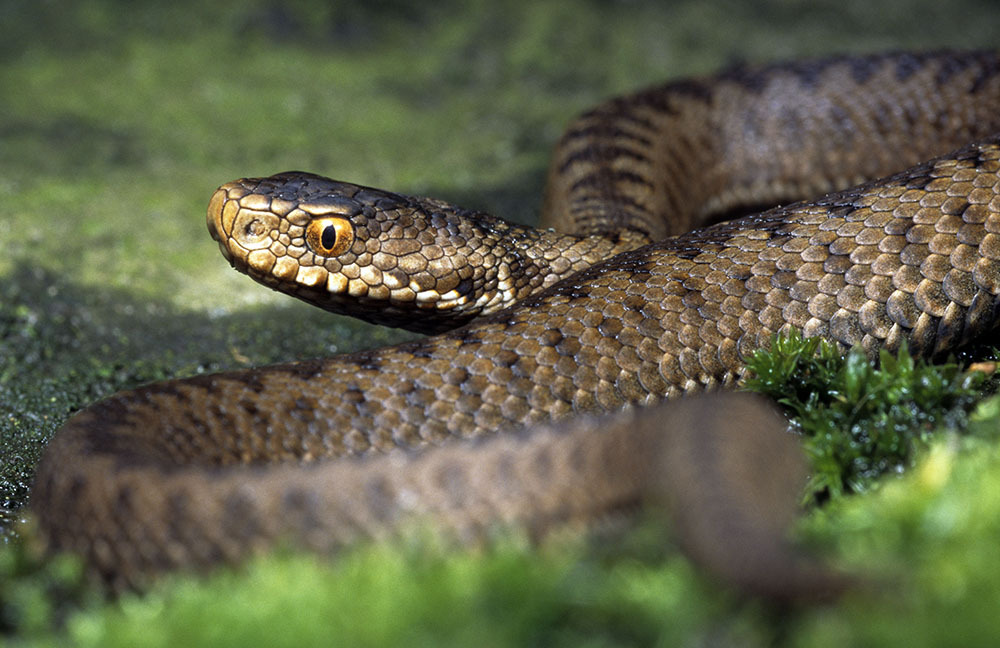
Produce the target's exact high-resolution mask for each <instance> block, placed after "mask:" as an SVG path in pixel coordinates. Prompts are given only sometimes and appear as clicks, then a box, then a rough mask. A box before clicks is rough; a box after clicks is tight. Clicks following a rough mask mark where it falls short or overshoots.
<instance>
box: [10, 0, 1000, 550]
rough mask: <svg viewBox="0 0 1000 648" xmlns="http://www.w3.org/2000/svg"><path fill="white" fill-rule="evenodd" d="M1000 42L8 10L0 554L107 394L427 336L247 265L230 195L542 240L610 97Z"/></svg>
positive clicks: (809, 19)
mask: <svg viewBox="0 0 1000 648" xmlns="http://www.w3.org/2000/svg"><path fill="white" fill-rule="evenodd" d="M998 28H1000V3H996V2H993V1H991V0H983V1H980V2H976V1H973V0H949V1H948V2H941V1H940V0H908V1H903V0H896V1H894V2H883V3H879V2H872V1H871V0H812V1H807V0H761V1H757V2H741V1H739V0H715V1H712V0H691V1H678V2H643V1H639V0H632V1H628V0H618V1H612V0H585V1H580V2H544V1H539V0H534V1H531V0H523V1H515V0H505V1H498V2H487V1H485V0H474V1H471V2H457V1H450V0H443V1H438V2H433V3H432V2H428V3H416V2H404V1H402V0H378V1H369V2H357V3H354V2H336V1H332V2H325V3H324V2H318V1H310V0H299V1H291V2H276V1H250V2H237V1H234V0H221V1H216V2H204V1H203V2H193V1H187V0H179V1H175V2H170V3H166V2H153V1H145V0H144V1H138V2H112V1H110V0H106V1H96V0H95V1H80V2H57V1H54V0H49V1H45V0H0V251H2V254H0V535H3V534H7V535H8V536H10V535H11V533H12V532H11V525H10V524H9V522H10V521H11V520H14V519H16V518H18V517H20V515H21V511H20V509H21V507H22V505H23V504H24V502H25V498H26V495H27V492H28V486H29V484H30V479H31V474H32V470H33V466H34V464H35V462H36V460H37V457H38V454H39V452H40V451H41V449H42V448H43V447H44V443H45V441H46V440H47V439H48V438H49V436H50V435H51V433H52V432H53V431H54V430H55V429H56V428H57V427H58V426H59V424H60V423H61V422H62V421H64V420H65V418H66V417H67V416H68V415H69V414H70V413H71V412H72V411H74V410H76V409H78V408H80V407H82V406H84V405H86V404H87V403H89V402H91V401H93V400H95V399H97V398H99V397H100V396H102V395H105V394H108V393H110V392H112V391H115V390H118V389H122V388H126V387H129V386H133V385H135V384H139V383H142V382H147V381H150V380H158V379H163V378H169V377H174V376H182V375H190V374H193V373H199V372H205V371H215V370H219V369H222V368H226V367H236V366H246V365H248V364H259V363H264V362H272V361H276V360H285V359H293V358H302V357H310V356H316V355H325V354H329V353H336V352H343V351H348V350H352V349H356V348H360V347H362V346H372V345H378V344H384V343H388V342H391V341H394V340H399V339H402V337H403V336H402V335H401V334H399V333H397V332H394V331H389V330H386V329H380V328H376V327H372V326H368V325H364V324H360V323H355V322H353V321H351V320H347V319H344V318H337V317H333V316H329V315H326V314H324V313H318V312H313V309H310V308H309V307H306V306H302V305H298V304H295V303H291V302H290V301H289V300H288V299H287V298H283V297H281V296H279V295H277V294H276V293H271V292H269V291H267V290H266V289H264V288H262V287H260V286H258V285H257V284H255V283H253V282H252V281H250V280H249V279H247V278H246V277H243V276H241V275H239V274H237V273H236V272H234V271H232V270H230V269H229V267H228V264H226V262H225V261H224V260H223V259H222V257H221V256H220V255H219V253H218V251H217V248H216V246H215V243H214V242H213V241H211V239H209V237H208V236H207V233H206V230H205V225H204V209H205V206H206V204H207V201H208V199H209V197H210V196H211V195H212V192H213V190H214V189H215V187H216V186H218V185H219V184H221V183H223V182H226V181H228V180H232V179H235V178H238V177H241V176H248V175H268V174H271V173H276V172H278V171H283V170H288V169H301V170H308V171H313V172H316V173H321V174H324V175H329V176H331V177H334V178H338V179H343V180H347V181H351V182H356V183H360V184H368V185H374V186H378V187H383V188H387V189H392V190H396V191H401V192H406V193H418V194H427V195H434V196H437V197H440V198H444V199H446V200H451V201H454V202H458V203H460V204H463V205H466V206H469V207H477V208H481V209H484V210H487V211H491V212H494V213H496V214H498V215H501V216H504V217H508V218H512V219H515V220H520V221H527V222H530V221H532V220H533V219H534V218H535V214H536V210H537V208H538V205H539V199H540V195H541V188H542V182H543V174H544V169H545V164H546V161H547V158H548V152H549V150H550V148H551V146H552V144H553V142H554V141H555V139H556V138H557V137H558V135H559V134H560V132H561V130H562V128H563V127H564V126H565V124H566V123H567V122H568V120H569V119H570V118H571V117H572V116H573V115H574V114H576V113H578V112H580V111H582V110H584V109H586V108H587V107H589V106H591V105H593V104H594V103H595V102H597V101H599V100H601V99H603V98H606V97H609V96H612V95H614V94H616V93H620V92H624V91H627V90H631V89H635V88H638V87H641V86H643V85H648V84H651V83H655V82H658V81H662V80H664V79H668V78H677V77H683V76H689V75H695V74H704V73H708V72H711V71H713V70H717V69H719V68H720V67H724V66H726V65H730V64H734V63H739V62H760V61H770V60H777V59H791V58H802V57H807V56H816V55H822V54H826V53H865V52H876V51H884V50H890V49H939V48H973V47H992V46H994V45H995V43H996V35H997V34H998V33H1000V29H998ZM14 535H16V534H14Z"/></svg>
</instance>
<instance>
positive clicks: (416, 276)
mask: <svg viewBox="0 0 1000 648" xmlns="http://www.w3.org/2000/svg"><path fill="white" fill-rule="evenodd" d="M998 132H1000V59H998V57H997V55H996V54H995V53H990V52H944V53H933V54H905V53H899V54H885V55H877V56H869V57H861V58H853V57H851V58H848V57H840V58H830V59H823V60H816V61H807V62H797V63H783V64H772V65H769V66H764V67H740V68H735V69H732V70H730V71H727V72H723V73H720V74H718V75H716V76H713V77H706V78H700V79H693V80H685V81H676V82H672V83H668V84H666V85H662V86H659V87H655V88H651V89H649V90H645V91H640V92H638V93H635V94H632V95H629V96H624V97H620V98H616V99H612V100H610V101H608V102H607V103H605V104H602V105H600V106H598V107H597V108H595V109H593V110H591V111H589V112H587V113H586V114H584V115H582V116H581V117H580V118H578V120H577V121H575V122H574V123H573V124H572V125H571V126H570V128H569V130H568V131H567V132H566V133H565V135H564V136H563V137H562V139H561V141H560V142H559V144H558V145H557V147H556V151H555V154H554V156H553V161H552V164H551V167H550V172H549V179H548V187H547V193H546V198H545V206H544V209H543V219H542V223H543V226H542V228H540V229H531V228H526V227H522V226H518V225H514V224H510V223H507V222H505V221H502V220H500V219H497V218H494V217H491V216H488V215H485V214H477V213H475V212H470V211H468V210H464V209H461V208H459V207H455V206H452V205H449V204H447V203H444V202H442V201H439V200H435V199H430V198H414V197H408V196H402V195H399V194H394V193H390V192H386V191H381V190H377V189H371V188H366V187H359V186H356V185H350V184H347V183H341V182H335V181H332V180H328V179H325V178H321V177H319V176H314V175H310V174H305V173H297V172H293V173H285V174H279V175H277V176H272V177H270V178H264V179H243V180H239V181H236V182H232V183H228V184H226V185H223V186H222V187H221V188H220V189H219V190H218V191H217V192H216V194H215V195H214V196H213V198H212V200H211V203H210V205H209V210H208V227H209V230H210V232H211V234H212V236H213V237H214V238H215V239H216V240H217V241H218V242H219V245H220V248H221V249H222V251H223V254H224V255H225V256H226V258H227V259H228V260H229V261H230V263H231V264H232V265H233V266H234V267H236V268H237V269H239V270H241V271H243V272H245V273H247V274H249V275H250V276H251V277H253V278H255V279H257V280H258V281H260V282H262V283H264V284H266V285H268V286H270V287H272V288H276V289H278V290H282V291H285V292H288V293H290V294H292V295H295V296H296V297H299V298H301V299H305V300H306V301H309V302H312V303H315V304H318V305H320V306H321V307H324V308H327V309H330V310H334V311H337V312H351V313H355V314H357V315H358V316H359V317H362V318H364V319H367V320H369V321H372V322H378V323H383V324H389V325H392V326H408V327H410V328H413V329H416V330H419V331H423V332H429V333H434V335H432V336H430V337H426V338H423V339H420V340H417V341H413V342H409V343H405V344H401V345H397V346H392V347H386V348H380V349H374V350H370V351H362V352H358V353H352V354H348V355H341V356H336V357H331V358H326V359H317V360H312V361H303V362H296V363H290V364H283V365H276V366H270V367H263V368H257V369H250V370H245V371H234V372H230V373H223V374H217V375H205V376H197V377H192V378H187V379H183V380H173V381H168V382H163V383H158V384H153V385H149V386H146V387H142V388H139V389H136V390H134V391H129V392H124V393H120V394H117V395H114V396H112V397H111V398H109V399H107V400H104V401H102V402H99V403H97V404H95V405H92V406H90V407H88V408H86V409H84V410H83V411H81V412H79V413H77V414H76V415H74V416H73V417H72V418H71V419H70V420H69V421H68V422H67V423H66V425H65V426H64V427H63V428H62V429H61V430H60V431H59V432H58V433H57V434H56V436H55V437H54V439H53V440H52V441H51V443H50V444H49V446H48V448H47V451H46V453H45V456H44V457H43V460H42V462H41V464H40V466H39V468H38V472H37V476H36V481H35V485H34V490H33V493H32V499H31V504H32V507H33V509H34V512H35V514H36V517H37V520H38V528H39V531H40V535H41V537H42V539H43V541H44V543H45V545H46V546H47V547H48V549H49V550H52V551H60V550H68V551H73V552H76V553H78V554H81V555H82V556H84V558H85V559H86V562H87V564H88V565H89V568H90V570H91V572H92V573H93V574H95V575H96V576H98V577H99V578H100V579H101V580H103V581H104V582H105V583H107V584H108V585H110V586H111V587H113V588H116V589H120V588H123V587H143V586H144V585H145V584H147V583H148V580H149V578H150V577H152V576H154V575H155V574H157V573H160V572H162V571H164V570H168V569H174V568H179V567H189V568H196V567H203V566H207V565H211V564H215V563H218V562H223V561H225V562H233V561H237V560H240V559H242V558H243V557H245V556H246V555H248V554H250V553H253V552H255V551H258V550H261V549H263V548H266V547H267V546H270V545H272V544H273V543H274V542H275V541H278V540H280V539H282V538H290V539H292V540H294V541H295V542H297V543H300V544H302V545H305V546H307V547H311V548H315V549H319V550H325V551H328V550H331V549H335V548H337V547H340V546H343V545H344V544H347V543H350V542H353V541H356V540H357V539H358V538H366V537H372V536H381V535H386V534H389V533H393V532H394V530H396V529H398V528H399V527H400V525H402V524H404V523H405V521H406V520H409V519H417V520H426V521H428V522H429V523H430V524H431V525H433V526H435V527H439V528H442V529H445V530H448V531H449V532H450V533H451V534H453V535H454V536H455V537H456V538H458V539H459V540H473V539H476V538H479V537H482V536H483V535H484V534H487V533H488V532H489V531H490V529H491V528H494V527H496V526H497V525H498V524H499V525H504V524H516V525H519V526H523V527H526V528H527V529H528V530H529V532H530V533H532V534H533V535H540V534H542V533H544V532H545V531H546V530H547V529H548V528H550V527H551V526H553V525H557V524H561V523H567V522H570V523H571V522H588V521H593V520H595V519H596V518H600V517H601V516H604V515H607V514H608V513H609V512H614V511H617V510H626V509H628V508H629V507H631V506H634V505H635V504H636V502H638V501H640V500H643V499H648V498H652V499H666V500H668V501H673V502H674V504H673V508H674V510H675V517H676V519H677V520H678V522H677V526H678V527H679V533H680V535H681V540H682V542H683V543H684V544H685V545H686V546H687V547H688V550H689V551H690V552H691V554H692V555H694V556H695V557H696V558H698V559H699V560H700V561H701V562H703V563H704V564H706V565H707V566H708V568H709V569H711V570H713V571H715V572H716V573H719V574H722V575H723V576H724V577H726V578H728V579H729V580H730V581H732V582H734V583H736V584H737V585H741V586H743V587H745V588H747V589H748V590H749V591H755V592H760V593H764V594H773V595H777V596H782V595H784V594H786V593H787V592H790V591H791V592H796V591H798V592H800V591H802V590H806V589H808V588H810V587H813V586H815V585H816V584H817V583H824V582H825V583H827V584H829V580H826V579H825V578H824V577H823V576H822V574H821V573H820V572H817V571H816V570H813V569H811V567H810V565H809V563H808V562H805V563H799V566H798V567H795V568H790V567H788V566H787V564H791V563H796V561H797V560H798V558H797V554H795V553H794V551H793V550H792V549H791V548H789V547H788V546H785V545H783V544H782V541H781V539H780V538H781V535H782V533H783V531H784V529H785V526H786V525H787V524H788V519H789V518H790V517H791V515H792V514H793V513H794V501H795V497H796V493H795V492H794V488H795V484H796V483H797V482H796V478H795V475H798V476H801V474H802V466H801V458H800V457H799V456H798V454H797V453H796V447H795V444H794V443H792V444H791V448H789V445H788V443H789V441H788V438H787V436H788V435H782V434H775V433H773V432H772V430H773V429H775V428H777V429H779V430H780V429H782V425H781V419H780V418H779V417H777V416H776V415H775V414H774V413H773V412H770V411H769V410H768V409H767V408H765V407H763V406H762V405H760V404H759V403H758V402H757V401H755V400H753V399H751V398H750V397H749V396H746V395H740V394H731V393H725V392H723V393H722V394H718V395H715V396H711V395H709V396H694V397H691V396H689V397H686V398H683V399H680V400H677V401H672V402H669V403H666V404H664V405H658V403H660V402H661V401H664V400H665V399H667V398H668V397H674V396H679V395H684V394H690V393H691V392H697V391H703V390H706V389H710V388H719V387H729V386H734V385H735V384H737V383H738V381H739V379H740V378H741V376H742V374H743V372H744V362H745V359H746V358H747V357H748V355H749V354H751V353H752V352H753V351H754V350H755V349H758V348H760V347H762V346H766V345H767V344H768V343H769V340H770V339H771V337H772V335H773V334H775V333H777V332H779V331H788V330H789V329H793V328H794V329H798V330H800V331H802V332H804V333H805V334H806V335H809V336H823V337H825V338H828V339H830V340H833V341H835V342H837V343H838V344H840V345H842V346H843V347H845V348H846V347H847V346H850V345H861V346H862V347H863V348H864V349H866V350H867V351H869V352H871V353H874V352H876V351H877V350H878V349H880V348H883V347H886V348H890V349H892V348H896V347H898V346H899V345H900V344H901V343H903V342H904V341H906V342H907V343H908V345H909V348H910V349H912V350H914V351H916V352H919V353H921V354H924V355H934V354H939V353H942V352H946V351H948V350H950V349H953V348H955V347H956V346H957V345H959V344H961V343H963V342H965V341H967V340H969V339H972V338H973V337H975V336H977V335H980V334H982V333H984V332H987V331H989V330H991V329H993V328H994V326H995V322H996V316H997V310H998V307H1000V302H998V294H1000V138H998V136H996V135H995V133H998ZM950 151H953V152H950ZM928 160H929V161H928ZM900 169H906V170H904V171H900ZM892 173H895V174H896V175H888V174H892ZM877 178H881V179H877ZM808 196H821V197H819V198H815V199H812V200H811V201H810V202H795V203H792V204H788V203H789V202H790V201H793V200H799V199H802V198H805V197H808ZM766 204H771V205H773V204H778V205H782V204H784V205H785V206H779V207H776V208H773V209H770V210H768V211H764V212H761V213H751V214H750V215H747V216H743V217H742V218H738V219H735V220H729V221H725V222H721V223H717V224H713V225H706V223H707V222H708V220H709V219H712V218H714V217H716V216H717V215H718V214H720V213H726V212H732V211H733V210H737V209H746V208H752V207H754V206H757V205H766ZM668 216H669V218H667V217H668ZM683 232H687V233H683ZM629 405H642V406H650V407H638V408H629V407H627V406H629ZM623 408H625V409H626V411H625V412H623V413H619V414H617V415H616V414H614V412H618V411H619V410H622V409H623ZM601 413H604V415H603V416H602V415H601ZM501 432H502V434H499V433H501ZM427 446H431V448H430V449H427V448H426V447H427ZM422 447H423V448H424V450H423V451H414V450H413V449H416V448H422ZM401 448H402V449H406V450H407V451H398V450H399V449H401ZM334 457H337V458H338V459H336V460H334V459H332V458H334ZM788 474H790V475H792V476H793V477H792V479H791V484H792V486H791V487H790V486H789V485H788V484H789V481H788V480H787V479H786V478H785V475H788Z"/></svg>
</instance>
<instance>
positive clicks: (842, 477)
mask: <svg viewBox="0 0 1000 648" xmlns="http://www.w3.org/2000/svg"><path fill="white" fill-rule="evenodd" d="M748 367H749V369H750V371H751V373H752V377H751V378H750V379H749V380H747V383H746V386H747V388H748V389H751V390H753V391H757V392H760V393H763V394H766V395H768V396H770V397H771V398H773V399H775V400H776V401H777V402H778V403H780V404H781V405H782V406H784V407H785V408H786V409H787V410H788V411H789V412H790V413H791V414H792V416H793V418H794V420H795V423H796V426H797V427H798V429H799V430H801V432H802V436H803V445H804V446H805V449H806V452H807V453H808V455H809V458H810V462H811V464H812V475H811V477H810V484H809V488H808V496H810V497H812V496H817V495H819V496H822V497H827V496H833V497H836V496H839V495H841V494H843V493H857V492H861V491H864V490H865V489H867V488H868V486H869V485H870V484H871V483H872V481H873V480H874V479H875V478H877V477H879V476H880V475H884V474H886V473H890V472H898V471H901V470H902V469H903V468H905V467H906V466H908V465H909V464H910V463H911V461H912V457H913V453H914V451H915V450H916V448H918V447H920V446H923V445H926V443H927V441H928V439H929V438H930V437H931V435H932V433H933V432H934V431H935V430H938V429H940V428H947V429H964V428H965V425H966V422H967V417H968V414H969V412H970V411H971V410H972V408H973V407H974V406H975V404H976V402H977V401H978V400H980V399H981V398H982V396H983V392H984V390H985V389H993V387H992V386H989V385H988V384H987V376H986V374H984V373H982V372H979V371H972V372H966V371H964V370H963V369H962V368H961V367H960V366H959V365H958V364H956V363H945V364H938V365H932V364H929V363H927V362H925V361H924V360H921V359H914V358H913V357H912V356H911V355H910V354H909V353H907V351H906V349H905V347H904V348H903V349H900V351H899V352H898V353H897V354H895V355H893V354H891V353H889V352H886V351H882V352H881V353H880V354H879V362H878V363H877V364H876V363H873V362H871V361H870V360H869V358H868V357H867V356H866V355H865V353H864V352H863V351H861V350H860V349H852V350H851V351H849V352H848V353H847V354H846V355H844V354H842V353H841V352H840V351H839V350H838V349H837V348H836V347H835V346H834V345H832V344H830V343H828V342H826V341H824V340H821V339H819V338H803V337H802V336H801V335H800V334H798V333H797V332H793V333H791V334H790V335H787V336H784V335H779V336H775V338H774V339H773V340H772V343H771V348H770V350H767V351H763V350H762V351H758V352H757V353H755V354H754V356H753V358H752V359H751V360H750V362H749V363H748ZM991 384H992V383H991Z"/></svg>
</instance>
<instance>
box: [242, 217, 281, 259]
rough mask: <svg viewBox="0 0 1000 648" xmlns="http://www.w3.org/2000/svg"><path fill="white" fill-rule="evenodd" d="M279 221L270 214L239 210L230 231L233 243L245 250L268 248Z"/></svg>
mask: <svg viewBox="0 0 1000 648" xmlns="http://www.w3.org/2000/svg"><path fill="white" fill-rule="evenodd" d="M279 221H280V219H279V218H278V217H277V216H275V215H274V214H272V213H271V212H265V211H255V210H252V209H240V210H239V213H238V214H237V215H236V218H235V219H234V221H233V225H232V229H231V230H230V231H231V232H232V237H233V242H234V243H236V244H237V245H239V246H240V247H242V248H244V249H247V250H258V249H261V248H265V247H268V246H269V245H270V244H271V233H272V232H274V231H275V230H276V229H277V227H278V223H279Z"/></svg>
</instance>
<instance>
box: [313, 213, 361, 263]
mask: <svg viewBox="0 0 1000 648" xmlns="http://www.w3.org/2000/svg"><path fill="white" fill-rule="evenodd" d="M353 242H354V228H353V227H351V223H350V222H349V221H348V220H347V219H346V218H336V217H332V216H331V217H327V218H317V219H316V220H314V221H312V222H310V223H309V225H307V226H306V243H308V244H309V248H310V249H311V250H312V251H313V252H315V253H316V254H320V255H322V256H337V255H338V254H342V253H343V252H344V251H346V250H347V248H349V247H351V243H353Z"/></svg>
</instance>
